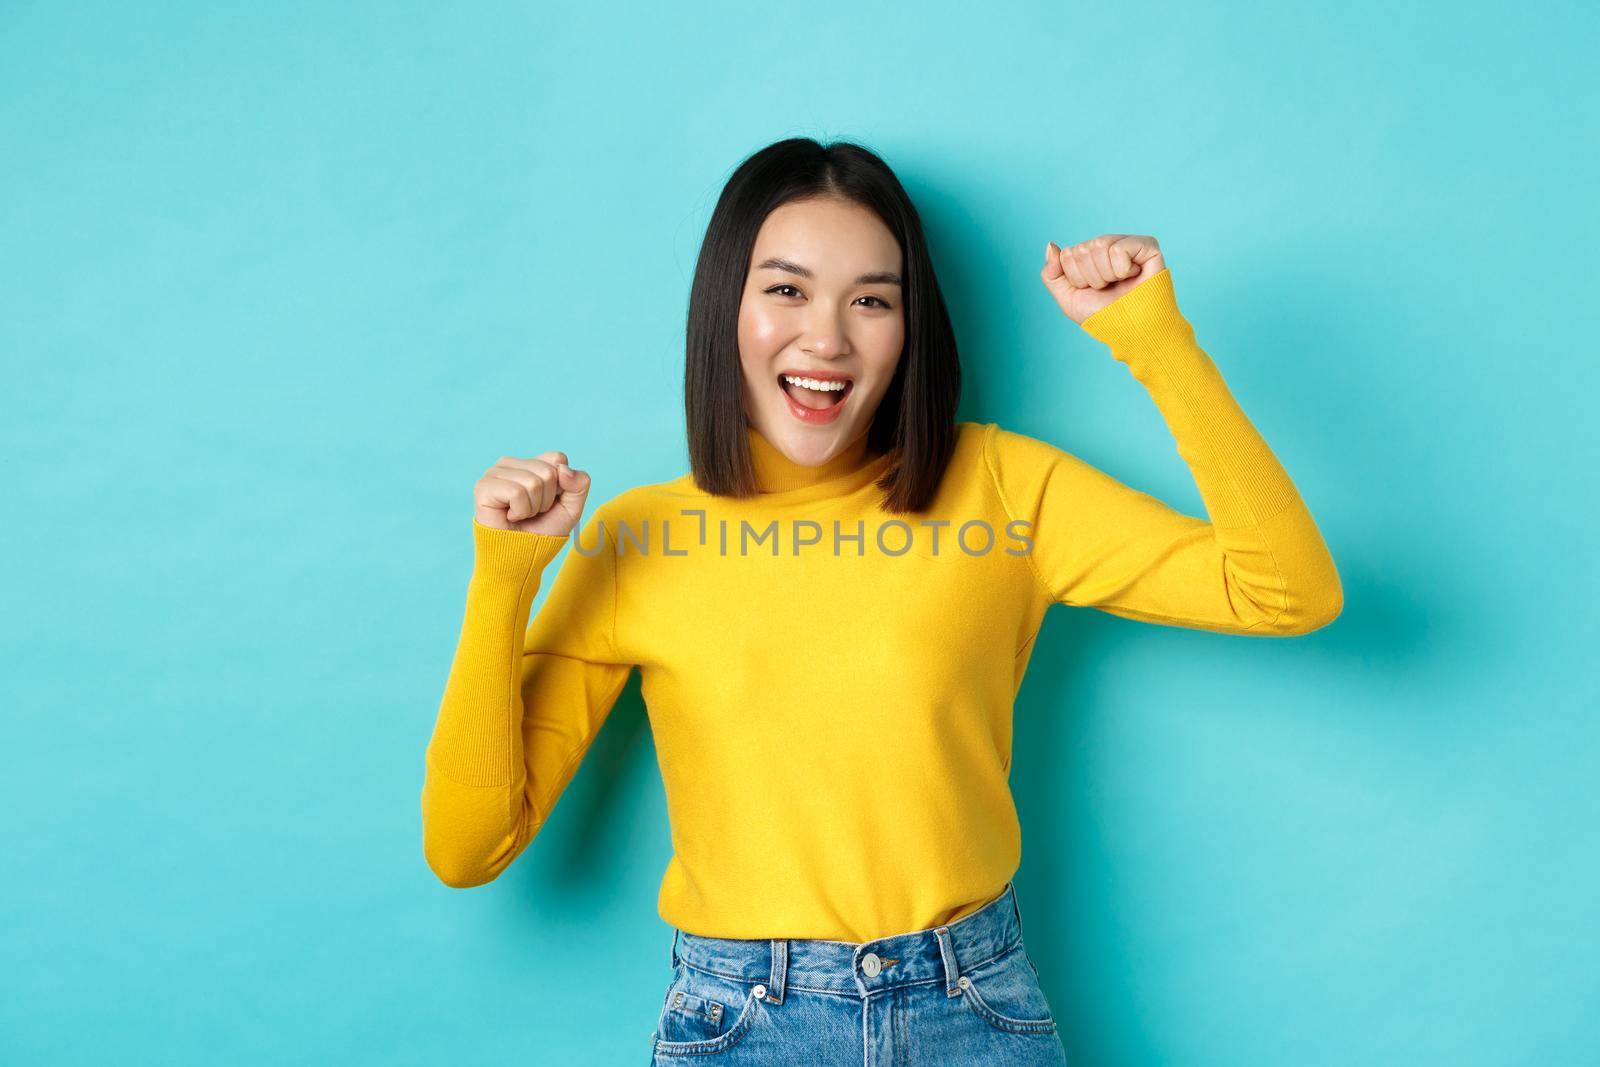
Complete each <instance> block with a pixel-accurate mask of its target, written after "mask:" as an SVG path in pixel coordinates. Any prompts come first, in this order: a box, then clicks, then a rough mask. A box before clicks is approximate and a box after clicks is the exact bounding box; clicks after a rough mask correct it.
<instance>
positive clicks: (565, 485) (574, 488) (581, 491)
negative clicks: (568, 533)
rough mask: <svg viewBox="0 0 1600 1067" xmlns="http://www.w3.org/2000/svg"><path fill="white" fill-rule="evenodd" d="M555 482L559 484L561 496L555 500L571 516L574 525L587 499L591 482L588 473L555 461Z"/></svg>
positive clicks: (581, 513)
mask: <svg viewBox="0 0 1600 1067" xmlns="http://www.w3.org/2000/svg"><path fill="white" fill-rule="evenodd" d="M556 484H557V485H559V486H561V496H560V497H558V498H557V501H556V502H557V503H558V504H560V505H561V507H563V508H565V509H566V512H567V514H568V515H570V516H572V523H573V525H574V526H576V525H577V523H578V519H579V518H580V517H582V515H583V505H584V501H586V500H588V499H589V486H590V484H591V482H590V481H589V475H588V474H587V473H586V472H584V471H579V470H573V469H572V468H571V467H569V466H567V465H566V464H565V463H557V464H556Z"/></svg>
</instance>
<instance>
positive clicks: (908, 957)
mask: <svg viewBox="0 0 1600 1067" xmlns="http://www.w3.org/2000/svg"><path fill="white" fill-rule="evenodd" d="M1040 278H1041V280H1042V281H1043V284H1044V286H1045V288H1046V289H1047V290H1048V291H1049V293H1050V295H1051V296H1052V297H1054V299H1055V300H1056V302H1057V303H1058V304H1059V305H1060V307H1061V309H1062V311H1063V312H1064V313H1065V314H1066V316H1067V317H1068V318H1070V319H1072V320H1073V321H1074V322H1076V323H1078V324H1079V325H1080V326H1082V327H1083V329H1084V330H1085V331H1086V332H1088V333H1089V335H1090V336H1092V337H1095V338H1096V339H1098V340H1100V341H1102V342H1104V343H1105V344H1107V345H1108V346H1109V347H1110V352H1111V355H1112V356H1113V357H1114V358H1115V359H1118V360H1120V361H1122V362H1123V363H1124V364H1126V365H1127V367H1128V368H1129V370H1130V371H1131V372H1132V374H1133V375H1134V377H1135V378H1136V379H1138V381H1140V382H1141V383H1142V384H1143V385H1144V386H1145V388H1146V389H1147V390H1148V391H1149V394H1150V397H1151V399H1152V400H1153V401H1154V402H1155V404H1156V406H1157V407H1158V408H1159V410H1160V412H1161V414H1162V415H1163V417H1164V418H1165V420H1166V423H1167V426H1168V427H1169V428H1170V429H1171V431H1172V434H1173V437H1174V438H1175V440H1176V442H1177V446H1178V452H1179V454H1180V455H1181V456H1182V458H1183V459H1184V461H1185V462H1186V463H1187V464H1188V466H1189V469H1190V471H1191V473H1192V475H1193V477H1194V480H1195V484H1196V486H1197V487H1198V489H1199V491H1200V495H1201V497H1202V499H1203V500H1204V502H1205V509H1206V512H1207V515H1208V516H1209V520H1202V519H1199V518H1196V517H1192V516H1188V515H1184V514H1182V513H1180V512H1178V511H1175V510H1173V509H1172V508H1170V507H1168V506H1167V505H1166V504H1164V503H1162V502H1161V501H1159V500H1157V499H1156V498H1154V497H1152V496H1149V495H1147V494H1145V493H1141V492H1138V491H1136V490H1134V489H1132V488H1129V487H1128V486H1126V485H1124V484H1122V483H1121V482H1119V481H1117V480H1115V479H1113V478H1111V477H1110V476H1109V475H1107V474H1104V473H1102V472H1101V471H1099V470H1097V469H1096V468H1094V467H1092V466H1090V465H1089V464H1087V463H1085V462H1084V461H1082V460H1080V459H1078V458H1077V457H1075V456H1073V455H1072V454H1070V453H1068V452H1066V451H1063V450H1062V449H1060V448H1057V447H1056V446H1054V445H1051V444H1049V443H1047V442H1044V441H1041V440H1038V439H1035V438H1032V437H1029V436H1026V435H1023V434H1020V433H1016V432H1013V431H1009V430H1005V429H1002V428H1001V427H999V426H998V425H996V424H995V423H992V422H988V423H981V422H958V421H957V420H956V408H957V404H958V402H959V400H960V395H961V367H960V361H959V358H958V355H957V351H956V342H955V334H954V331H953V330H952V328H951V324H950V319H949V315H948V313H947V311H946V308H945V303H944V299H943V297H942V296H941V294H940V289H939V285H938V282H937V280H936V278H935V276H934V270H933V263H932V260H931V258H930V257H929V254H928V249H927V246H926V244H925V241H924V237H923V233H922V227H921V223H920V221H919V219H918V215H917V212H916V210H915V208H914V207H913V206H912V203H911V201H910V199H909V198H908V197H907V195H906V193H905V191H904V189H903V188H902V187H901V185H900V183H899V181H898V180H896V178H895V176H894V174H893V173H892V172H891V170H890V169H889V167H888V166H887V165H886V164H885V163H884V162H883V161H882V160H881V159H880V158H878V157H877V156H876V155H874V154H873V153H871V152H869V151H867V150H866V149H864V148H862V147H860V146H858V145H854V144H850V143H845V142H836V143H833V144H830V145H826V146H824V145H822V144H819V143H817V142H815V141H812V140H808V139H800V138H797V139H791V140H785V141H780V142H778V143H776V144H773V145H771V146H769V147H767V148H765V149H763V150H761V151H760V152H757V153H756V154H755V155H753V156H751V157H750V158H749V159H747V160H745V161H744V162H743V163H742V164H741V165H740V167H739V168H738V169H737V170H736V171H735V173H734V174H733V175H732V177H731V178H730V179H729V181H728V183H727V186H726V188H725V189H724V190H723V193H722V196H721V198H720V200H719V201H718V203H717V207H716V210H715V211H714V213H713V215H712V218H711V221H710V224H709V227H708V229H707V233H706V236H705V241H704V244H703V246H702V248H701V251H700V258H699V263H698V267H697V270H696V272H695V278H694V284H693V290H692V293H691V296H690V307H689V321H688V351H687V363H686V373H685V376H684V385H685V390H684V404H685V411H686V418H687V437H688V455H689V461H690V470H689V471H688V472H687V473H685V474H683V475H682V476H680V477H678V478H675V479H673V480H671V481H667V482H661V483H656V484H650V485H643V486H638V487H636V488H633V489H629V490H627V491H626V492H623V493H621V494H619V495H617V496H616V497H614V498H612V499H611V500H609V501H607V502H606V503H604V504H603V505H601V506H599V507H598V508H597V509H596V513H595V514H594V516H593V517H592V520H591V522H590V523H589V524H588V525H587V526H586V527H585V528H584V530H583V531H582V532H581V534H580V535H579V536H578V537H577V538H576V540H575V541H574V543H573V548H574V551H573V552H572V553H570V554H569V555H568V557H567V560H566V562H565V564H564V565H563V566H562V567H561V568H560V570H559V572H558V574H557V576H556V578H555V580H554V584H553V585H552V586H551V588H550V592H549V595H548V597H547V598H546V600H545V602H544V604H543V605H542V606H541V608H540V610H539V612H538V613H537V614H536V615H535V616H534V617H533V619H532V620H531V622H530V620H529V612H530V609H531V605H532V602H533V599H534V596H535V593H536V592H537V590H538V588H539V587H540V584H541V580H542V576H543V571H544V568H545V567H546V566H547V565H548V564H549V563H550V562H551V561H552V560H553V558H554V557H555V556H556V554H557V553H558V552H559V551H560V549H561V548H562V546H563V545H565V544H567V543H568V540H569V537H570V535H572V533H573V531H574V530H576V529H577V528H578V526H579V520H580V518H581V516H582V513H583V510H584V504H585V498H586V496H587V493H588V489H589V485H590V480H589V477H588V475H587V474H585V473H583V472H582V471H580V470H578V469H575V468H574V467H572V466H571V461H570V457H569V456H568V455H567V454H566V453H564V452H560V451H547V452H543V453H540V454H539V455H536V456H532V457H527V458H519V457H511V456H507V457H502V458H501V459H500V460H499V461H498V462H497V463H495V464H494V465H493V466H492V467H490V468H489V469H488V470H487V471H486V472H485V473H484V474H483V476H482V478H480V479H479V480H478V482H477V484H476V485H475V487H474V501H475V514H474V517H473V524H472V534H473V541H474V546H475V557H474V566H473V571H472V575H471V579H470V582H469V585H468V592H467V602H466V617H465V621H464V623H463V626H462V631H461V636H460V641H459V644H458V646H457V649H456V656H455V660H454V662H453V664H452V666H451V670H450V675H449V680H448V682H447V684H446V688H445V693H444V699H443V703H442V706H441V707H440V709H439V715H438V720H437V723H436V725H435V728H434V732H433V736H432V739H431V741H430V742H429V745H428V749H427V759H426V779H425V783H424V786H423V794H422V811H423V822H424V829H425V853H426V858H427V861H428V864H429V866H430V867H431V869H432V870H433V871H434V872H435V873H436V874H437V876H438V877H439V878H440V879H441V880H443V881H444V882H445V883H446V884H448V885H451V886H461V887H465V886H476V885H481V884H483V883H485V882H488V881H490V880H492V879H494V878H496V877H497V876H498V875H499V874H500V873H501V872H502V871H504V870H505V869H506V867H507V866H508V865H509V864H510V863H511V862H512V860H514V859H515V858H516V857H517V855H518V854H519V853H520V852H521V851H522V850H523V849H524V848H525V847H526V846H527V845H528V843H529V842H530V841H531V840H532V839H533V838H534V836H535V835H536V834H537V833H538V831H539V829H540V827H541V826H543V825H544V822H545V819H546V818H547V817H548V816H549V814H550V811H551V808H552V807H553V806H554V805H555V803H556V801H557V799H558V798H559V797H560V795H561V793H562V791H563V790H564V789H565V787H566V785H567V783H568V782H569V781H570V780H571V779H572V777H573V775H574V774H575V773H576V772H577V769H578V766H579V763H580V761H581V760H582V758H583V755H584V753H585V752H586V751H587V750H588V748H589V745H590V744H591V742H592V741H593V740H594V738H595V735H596V733H597V732H598V731H599V729H600V727H601V724H602V723H603V722H604V721H605V719H606V716H607V715H608V713H609V712H610V710H611V708H612V706H613V704H614V702H615V701H616V698H617V695H618V693H619V692H620V691H621V690H622V688H623V685H624V684H625V683H626V681H627V679H628V677H629V674H630V672H631V671H632V670H633V669H634V668H635V667H637V668H638V669H639V671H640V677H641V687H642V692H643V695H644V700H645V704H646V708H647V713H648V715H649V719H650V727H651V731H652V733H653V735H654V739H655V747H656V753H657V756H658V758H659V760H660V766H661V774H662V780H663V782H664V784H665V788H666V794H667V809H668V815H669V818H670V822H671V831H672V845H673V856H672V859H671V861H670V863H669V864H668V866H667V870H666V873H665V876H664V878H663V880H662V883H661V891H660V897H659V902H658V907H659V911H660V914H661V916H662V918H663V919H664V920H666V921H667V922H668V923H669V924H671V925H672V926H673V927H674V933H673V942H672V953H671V958H672V964H673V975H672V981H671V984H670V986H669V987H668V989H667V994H666V997H665V1000H664V1002H663V1004H662V1008H661V1013H660V1016H659V1018H658V1021H657V1027H656V1030H655V1032H654V1033H653V1034H652V1035H651V1048H652V1054H653V1057H654V1062H656V1063H666V1062H691V1061H693V1059H694V1058H695V1057H700V1056H710V1057H711V1059H710V1060H707V1061H704V1062H706V1063H711V1062H716V1063H728V1064H733V1063H738V1064H778V1063H783V1064H790V1063H797V1062H804V1063H814V1064H832V1063H846V1062H854V1063H860V1062H863V1057H865V1059H864V1062H867V1063H883V1064H889V1063H895V1064H900V1063H933V1064H945V1065H957V1064H1035V1063H1037V1064H1059V1063H1062V1062H1064V1048H1063V1044H1062V1041H1061V1038H1060V1035H1059V1033H1058V1031H1057V1026H1056V1022H1055V1020H1054V1018H1053V1016H1052V1013H1051V1008H1050V1005H1049V1003H1048V1002H1047V1001H1046V998H1045V995H1044V993H1043V991H1042V989H1041V987H1040V985H1039V982H1038V979H1037V972H1036V970H1035V968H1034V965H1033V961H1032V959H1031V958H1030V956H1029V955H1028V952H1027V950H1026V948H1025V947H1024V945H1023V941H1022V917H1021V910H1020V908H1019V906H1018V902H1017V899H1016V889H1015V886H1014V885H1013V884H1012V877H1013V875H1014V874H1015V872H1016V870H1017V867H1018V864H1019V861H1020V856H1021V841H1020V833H1019V828H1018V820H1017V812H1016V808H1015V805H1014V803H1013V800H1012V796H1011V791H1010V786H1009V781H1008V778H1009V772H1010V768H1011V752H1012V729H1011V727H1012V704H1013V700H1014V698H1015V696H1016V693H1017V689H1018V687H1019V686H1020V685H1021V682H1022V678H1023V672H1024V671H1025V669H1026V667H1027V663H1028V660H1029V657H1030V655H1031V653H1032V650H1033V642H1034V638H1035V636H1036V635H1037V633H1038V630H1039V627H1040V624H1041V622H1042V620H1043V617H1044V614H1045V610H1046V609H1047V608H1048V607H1049V606H1050V605H1052V604H1070V605H1074V606H1083V607H1094V608H1098V609H1100V610H1101V611H1105V612H1109V613H1111V614H1114V615H1119V616H1123V617H1126V618H1130V619H1138V620H1142V621H1147V622H1154V623H1163V624H1166V625H1171V626H1187V627H1195V628H1200V629H1206V630H1214V631H1219V632H1223V633H1235V634H1247V635H1261V636H1267V635H1272V636H1280V635H1289V634H1304V633H1308V632H1310V631H1312V630H1315V629H1317V628H1318V627H1321V626H1324V625H1326V624H1327V623H1328V622H1330V621H1331V620H1332V619H1333V618H1334V617H1335V616H1337V615H1338V613H1339V611H1340V608H1341V603H1342V600H1341V592H1340V583H1339V578H1338V574H1337V572H1336V570H1335V568H1334V564H1333V561H1332V559H1331V558H1330V556H1329V553H1328V550H1327V547H1326V545H1325V544H1324V542H1323V539H1322V537H1321V535H1320V533H1319V532H1318V530H1317V527H1316V524H1315V523H1314V521H1313V520H1312V517H1311V515H1310V513H1309V511H1308V510H1307V508H1306V505H1305V503H1304V501H1302V500H1301V498H1300V495H1299V494H1298V492H1297V491H1296V490H1295V487H1294V485H1293V483H1292V482H1291V481H1290V479H1289V476H1288V475H1287V474H1286V473H1285V471H1284V469H1283V467H1282V466H1281V465H1280V464H1279V463H1278V461H1277V459H1276V458H1275V457H1274V456H1273V454H1272V452H1271V451H1270V450H1269V448H1268V447H1267V444H1266V442H1265V441H1264V440H1263V439H1262V438H1261V436H1260V434H1259V433H1257V431H1256V430H1255V428H1254V427H1253V426H1252V425H1251V423H1250V421H1249V420H1248V419H1247V418H1246V417H1245V414H1244V412H1243V411H1242V410H1241V409H1240V407H1239V405H1238V404H1237V402H1236V401H1235V400H1234V398H1233V396H1232V395H1231V394H1230V393H1229V390H1228V388H1227V386H1226V385H1225V384H1224V382H1223V379H1222V377H1221V376H1220V374H1219V373H1218V371H1217V368H1216V366H1215V365H1214V364H1213V363H1212V361H1211V359H1210V358H1209V357H1208V356H1207V355H1206V353H1205V352H1204V351H1203V350H1202V349H1201V348H1200V347H1199V345H1198V344H1197V343H1196V341H1195V335H1194V331H1193V329H1192V328H1191V326H1190V324H1189V322H1188V321H1187V320H1186V319H1185V318H1184V317H1183V316H1182V315H1181V314H1180V313H1179V310H1178V307H1177V304H1176V301H1175V298H1174V289H1173V282H1172V275H1171V272H1170V271H1169V270H1168V269H1167V267H1166V264H1165V263H1164V262H1163V259H1162V253H1161V250H1160V248H1159V246H1158V245H1157V243H1156V241H1155V240H1154V239H1153V238H1151V237H1142V236H1130V235H1121V234H1107V235H1104V236H1100V237H1096V238H1094V239H1092V240H1088V241H1084V242H1081V243H1079V244H1075V245H1072V246H1071V247H1066V248H1060V247H1057V245H1056V244H1055V243H1054V242H1051V243H1049V244H1048V245H1047V246H1046V252H1045V263H1044V266H1043V269H1042V270H1041V272H1040ZM642 1038H643V1034H642V1033H641V1045H642Z"/></svg>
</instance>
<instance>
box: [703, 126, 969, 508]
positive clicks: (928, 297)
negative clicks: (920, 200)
mask: <svg viewBox="0 0 1600 1067" xmlns="http://www.w3.org/2000/svg"><path fill="white" fill-rule="evenodd" d="M814 197H833V198H836V199H841V200H849V201H853V202H855V203H857V204H860V205H861V206H863V207H865V208H867V209H869V210H871V211H872V212H874V213H875V214H876V215H877V216H878V217H879V218H880V219H882V220H883V223H884V225H885V226H887V227H888V228H889V231H890V232H891V233H893V234H894V237H895V240H896V241H898V242H899V244H900V253H901V256H902V257H903V259H904V263H903V268H904V269H903V270H902V272H901V273H902V280H903V282H904V287H903V290H902V293H903V295H902V299H903V304H902V307H903V308H904V309H905V346H904V348H902V349H901V352H900V360H899V362H898V364H897V365H896V367H895V373H894V378H893V379H892V380H891V381H890V383H889V389H888V391H887V392H885V393H884V395H883V399H882V401H880V403H879V406H878V410H877V411H876V412H875V413H874V414H873V419H872V423H871V425H870V426H869V427H868V429H867V450H868V451H869V452H870V453H872V454H873V455H882V454H884V453H890V454H892V455H893V457H894V458H893V459H892V460H891V461H890V464H889V467H888V469H887V470H886V471H885V472H884V474H883V476H882V477H880V478H879V479H878V480H877V482H876V485H877V486H878V488H880V489H882V490H883V491H884V496H883V499H882V507H883V509H884V510H885V511H889V512H914V511H922V510H923V509H924V508H926V507H927V506H928V503H929V501H931V499H932V498H933V494H934V493H935V491H936V490H937V489H938V488H939V482H940V481H941V480H942V479H943V477H944V471H945V466H946V464H947V463H948V462H949V460H950V453H951V451H952V450H953V449H954V447H955V439H956V405H957V403H958V402H959V401H960V399H961V360H960V357H959V355H958V354H957V352H956V338H955V331H954V330H953V329H952V328H951V325H950V316H949V313H948V312H947V311H946V309H945V303H944V297H943V295H942V294H941V293H940V292H939V283H938V280H937V279H936V278H935V277H934V274H933V262H932V260H931V259H930V257H929V255H928V246H927V243H926V241H925V240H924V238H923V234H922V222H921V220H920V218H919V217H918V216H917V210H916V208H915V207H913V206H912V204H911V198H910V197H908V196H907V195H906V191H905V189H903V188H902V187H901V185H900V181H899V179H898V178H896V177H895V175H894V172H893V171H891V170H890V169H889V165H888V164H887V163H885V162H884V161H883V160H882V159H880V158H879V157H878V156H877V155H876V154H874V153H873V152H872V151H870V150H868V149H867V148H864V147H862V146H861V145H858V144H852V143H850V142H848V141H834V142H832V143H830V144H827V145H823V144H821V143H819V142H817V141H815V140H812V139H811V138H809V137H795V138H790V139H788V140H783V141H778V142H776V143H774V144H770V145H768V146H767V147H766V148H763V149H761V150H760V151H759V152H756V153H755V154H754V155H752V156H750V157H749V158H748V159H746V160H745V161H744V162H742V163H741V164H739V167H738V169H736V170H735V171H734V172H733V175H732V176H731V177H730V178H729V179H728V183H727V185H726V186H725V187H724V188H723V190H722V196H721V197H720V198H719V199H718V200H717V206H716V209H715V210H714V211H713V212H712V214H711V222H710V223H709V224H708V225H707V227H706V235H705V240H704V241H703V242H702V243H701V246H700V258H699V261H698V263H697V264H696V266H695V272H694V284H693V287H692V288H691V290H690V293H689V322H688V337H687V343H688V351H687V358H686V360H685V365H684V375H683V390H684V397H683V399H684V413H685V416H686V419H687V423H688V438H689V464H690V468H691V470H692V472H693V475H694V481H695V484H696V485H698V486H699V487H700V488H701V489H702V490H703V491H705V492H708V493H713V494H716V495H718V496H733V497H747V496H752V495H754V494H755V493H756V491H757V489H758V482H757V480H756V476H755V472H754V470H753V468H752V466H751V462H750V442H749V440H748V437H747V435H746V427H747V426H748V419H747V417H746V414H745V410H744V398H743V392H742V389H741V384H742V382H743V372H742V370H741V367H740V362H739V304H740V301H741V299H742V297H743V293H744V286H745V282H746V279H747V277H748V274H749V269H750V256H751V254H752V252H753V250H754V248H755V243H756V234H757V233H758V232H759V231H760V229H761V224H762V223H763V222H764V221H766V217H767V215H768V214H769V213H770V212H771V211H773V210H774V209H775V208H777V207H779V206H780V205H783V204H786V203H788V202H789V201H791V200H804V199H808V198H814Z"/></svg>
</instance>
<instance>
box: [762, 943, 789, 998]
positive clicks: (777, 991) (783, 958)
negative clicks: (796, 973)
mask: <svg viewBox="0 0 1600 1067" xmlns="http://www.w3.org/2000/svg"><path fill="white" fill-rule="evenodd" d="M788 972H789V942H788V941H785V940H783V939H781V938H773V939H772V976H771V978H769V979H768V981H767V1001H768V1003H771V1004H782V1003H783V985H784V981H785V979H786V978H787V977H788Z"/></svg>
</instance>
